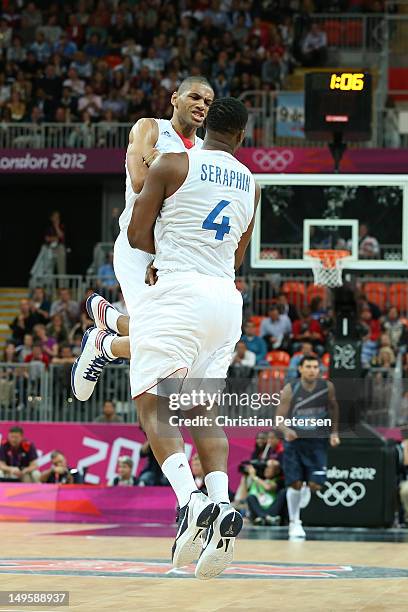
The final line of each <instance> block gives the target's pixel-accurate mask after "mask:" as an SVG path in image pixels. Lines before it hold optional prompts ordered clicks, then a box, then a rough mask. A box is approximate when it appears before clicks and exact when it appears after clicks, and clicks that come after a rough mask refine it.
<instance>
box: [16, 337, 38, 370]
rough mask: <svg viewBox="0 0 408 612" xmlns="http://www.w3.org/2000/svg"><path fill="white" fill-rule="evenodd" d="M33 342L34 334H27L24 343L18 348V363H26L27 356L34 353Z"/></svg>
mask: <svg viewBox="0 0 408 612" xmlns="http://www.w3.org/2000/svg"><path fill="white" fill-rule="evenodd" d="M33 340H34V339H33V335H32V334H25V335H24V340H23V343H22V344H20V345H18V346H17V355H18V361H19V362H20V363H22V362H24V359H25V358H26V357H27V355H31V353H32V352H33Z"/></svg>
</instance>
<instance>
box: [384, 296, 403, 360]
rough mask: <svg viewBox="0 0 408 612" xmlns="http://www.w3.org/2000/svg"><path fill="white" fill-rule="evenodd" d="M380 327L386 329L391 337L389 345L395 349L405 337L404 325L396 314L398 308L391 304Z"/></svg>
mask: <svg viewBox="0 0 408 612" xmlns="http://www.w3.org/2000/svg"><path fill="white" fill-rule="evenodd" d="M382 328H383V330H384V331H386V332H387V333H388V335H389V337H390V339H391V345H392V348H393V349H394V350H396V349H397V348H398V347H399V345H400V343H401V340H405V339H406V327H405V325H404V323H403V322H402V321H401V319H400V317H399V315H398V309H397V308H396V307H395V306H391V308H390V309H389V310H388V313H387V315H386V316H385V317H384V320H383V323H382Z"/></svg>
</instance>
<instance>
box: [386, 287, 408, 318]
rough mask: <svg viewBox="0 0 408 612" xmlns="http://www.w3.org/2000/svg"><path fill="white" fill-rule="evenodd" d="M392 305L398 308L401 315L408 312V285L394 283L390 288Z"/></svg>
mask: <svg viewBox="0 0 408 612" xmlns="http://www.w3.org/2000/svg"><path fill="white" fill-rule="evenodd" d="M390 304H391V306H396V307H397V309H398V312H399V313H400V314H402V315H403V314H405V313H406V312H407V311H408V283H392V285H391V286H390Z"/></svg>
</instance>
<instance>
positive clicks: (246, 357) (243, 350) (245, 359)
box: [230, 340, 256, 371]
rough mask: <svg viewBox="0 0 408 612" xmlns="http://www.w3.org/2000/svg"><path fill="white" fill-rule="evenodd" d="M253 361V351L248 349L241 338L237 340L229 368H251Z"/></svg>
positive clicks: (253, 364)
mask: <svg viewBox="0 0 408 612" xmlns="http://www.w3.org/2000/svg"><path fill="white" fill-rule="evenodd" d="M255 363H256V355H255V353H253V352H252V351H249V350H248V348H247V345H246V343H245V342H244V341H243V340H240V341H239V342H237V346H236V347H235V353H234V354H233V356H232V361H231V365H230V368H232V369H236V368H237V369H239V370H240V371H242V368H246V369H252V368H253V367H254V366H255ZM245 371H248V370H245Z"/></svg>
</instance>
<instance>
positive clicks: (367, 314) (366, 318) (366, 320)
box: [360, 307, 381, 341]
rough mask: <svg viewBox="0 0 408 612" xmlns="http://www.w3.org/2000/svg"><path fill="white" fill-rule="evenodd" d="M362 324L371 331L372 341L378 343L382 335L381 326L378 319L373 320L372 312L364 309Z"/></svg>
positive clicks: (361, 315) (361, 316) (361, 317)
mask: <svg viewBox="0 0 408 612" xmlns="http://www.w3.org/2000/svg"><path fill="white" fill-rule="evenodd" d="M360 324H361V325H363V326H365V327H367V328H368V329H369V331H370V338H371V340H374V341H377V340H378V339H379V337H380V334H381V325H380V321H379V320H378V319H373V315H372V314H371V310H370V309H369V308H367V307H364V308H363V310H362V311H361V314H360Z"/></svg>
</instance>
